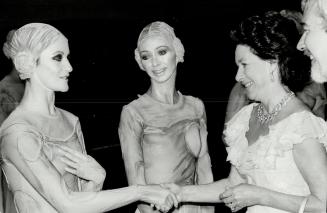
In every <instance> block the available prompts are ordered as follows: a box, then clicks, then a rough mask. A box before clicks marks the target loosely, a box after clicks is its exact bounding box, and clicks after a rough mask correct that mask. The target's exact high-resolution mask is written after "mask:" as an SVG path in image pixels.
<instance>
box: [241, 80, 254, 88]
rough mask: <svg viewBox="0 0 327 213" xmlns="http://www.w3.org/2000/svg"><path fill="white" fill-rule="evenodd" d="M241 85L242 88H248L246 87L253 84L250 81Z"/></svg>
mask: <svg viewBox="0 0 327 213" xmlns="http://www.w3.org/2000/svg"><path fill="white" fill-rule="evenodd" d="M242 84H243V86H244V87H245V88H248V87H250V86H252V85H253V84H254V83H253V81H250V82H248V83H242Z"/></svg>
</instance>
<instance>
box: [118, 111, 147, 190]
mask: <svg viewBox="0 0 327 213" xmlns="http://www.w3.org/2000/svg"><path fill="white" fill-rule="evenodd" d="M118 133H119V139H120V145H121V150H122V155H123V159H124V164H125V170H126V175H127V179H128V183H129V185H133V184H145V178H144V160H143V152H142V146H141V135H142V123H141V121H140V119H139V117H138V115H137V114H136V112H135V111H134V110H132V109H131V108H130V107H128V106H124V107H123V110H122V113H121V118H120V123H119V129H118Z"/></svg>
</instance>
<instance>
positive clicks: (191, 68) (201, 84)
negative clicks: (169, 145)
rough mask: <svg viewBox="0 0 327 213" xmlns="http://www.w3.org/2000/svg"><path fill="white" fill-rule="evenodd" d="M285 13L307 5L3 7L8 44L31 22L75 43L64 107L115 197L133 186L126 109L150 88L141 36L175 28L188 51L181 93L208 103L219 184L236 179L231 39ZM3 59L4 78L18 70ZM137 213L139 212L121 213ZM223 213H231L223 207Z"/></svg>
mask: <svg viewBox="0 0 327 213" xmlns="http://www.w3.org/2000/svg"><path fill="white" fill-rule="evenodd" d="M281 9H292V10H300V0H274V1H264V0H261V1H259V0H256V1H254V0H247V1H246V0H229V1H218V0H216V1H214V0H196V1H186V0H185V1H177V0H175V1H172V0H166V1H160V0H157V1H155V0H152V1H150V0H135V1H126V0H118V1H117V0H116V1H110V0H89V1H87V0H21V1H19V0H0V43H1V46H2V43H3V42H4V41H5V37H6V34H7V32H8V31H9V30H11V29H13V28H19V27H20V26H22V25H24V24H26V23H29V22H44V23H48V24H51V25H53V26H55V27H56V28H58V29H59V30H60V31H61V32H62V33H63V34H64V35H65V36H66V37H67V38H68V39H69V44H70V51H71V64H72V66H73V68H74V70H73V72H72V73H71V77H70V79H69V84H70V90H69V91H68V92H67V93H58V94H57V97H56V99H57V100H56V104H57V106H59V107H61V108H64V109H66V110H68V111H70V112H72V113H74V114H75V115H77V116H78V117H79V118H80V120H81V123H82V129H83V132H84V137H85V141H86V147H87V150H88V153H89V154H90V155H92V156H93V157H94V158H96V159H97V160H98V161H99V163H100V164H101V165H102V166H103V167H104V168H105V169H106V171H107V178H106V182H105V185H104V189H111V188H117V187H123V186H126V185H127V182H126V177H125V170H124V166H123V160H122V158H121V151H120V146H119V139H118V134H117V127H118V124H119V118H120V112H121V109H122V106H123V105H125V104H127V103H129V102H130V101H132V100H133V99H135V98H137V94H143V93H144V92H145V91H146V90H147V89H148V87H149V79H148V77H147V75H146V73H145V72H143V71H140V70H139V68H138V65H137V63H136V62H135V60H134V49H135V48H136V42H137V38H138V35H139V33H140V31H141V30H142V29H143V27H144V26H145V25H147V24H148V23H150V22H152V21H157V20H159V21H164V22H166V23H168V24H169V25H171V26H172V27H174V28H175V33H176V35H177V36H178V37H179V38H180V39H181V41H182V43H183V44H184V47H185V58H184V59H185V62H184V63H183V64H179V66H178V75H177V89H178V90H180V91H181V92H182V93H183V94H185V95H192V96H196V97H199V98H201V99H202V100H203V101H204V104H205V107H206V111H207V117H208V132H209V135H208V144H209V151H210V155H211V159H212V166H213V167H212V168H213V172H214V178H215V180H219V179H220V178H224V177H226V176H227V175H228V172H229V165H228V163H227V162H226V151H225V147H224V144H223V143H222V141H221V133H222V127H223V123H224V116H225V108H226V104H227V100H228V95H229V91H230V89H231V87H232V86H233V84H234V82H235V80H234V75H235V73H236V66H235V65H234V46H233V44H232V42H231V41H230V39H229V31H230V30H231V29H232V28H233V26H235V24H237V23H238V22H239V21H240V20H241V19H243V18H245V17H246V16H248V15H252V14H255V13H259V12H262V11H267V10H278V11H279V10H281ZM0 55H1V56H0V77H2V76H4V75H6V74H7V73H8V72H9V71H10V69H11V68H10V66H11V63H10V61H9V60H7V59H6V58H5V57H4V56H3V54H0ZM217 196H218V195H217ZM134 210H135V204H132V205H129V206H127V207H123V208H120V209H118V210H115V211H113V212H134ZM216 212H230V210H229V209H227V208H225V207H224V205H222V204H217V205H216Z"/></svg>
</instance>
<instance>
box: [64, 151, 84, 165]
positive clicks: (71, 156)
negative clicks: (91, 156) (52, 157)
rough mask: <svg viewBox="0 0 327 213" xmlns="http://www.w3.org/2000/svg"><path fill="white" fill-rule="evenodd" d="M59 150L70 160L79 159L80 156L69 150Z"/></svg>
mask: <svg viewBox="0 0 327 213" xmlns="http://www.w3.org/2000/svg"><path fill="white" fill-rule="evenodd" d="M59 152H60V153H61V154H62V155H63V156H65V157H66V158H68V159H69V160H71V161H74V162H76V163H77V162H79V161H80V158H78V157H76V156H75V155H74V154H72V153H70V152H66V151H65V150H59Z"/></svg>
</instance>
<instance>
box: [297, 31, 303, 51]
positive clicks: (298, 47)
mask: <svg viewBox="0 0 327 213" xmlns="http://www.w3.org/2000/svg"><path fill="white" fill-rule="evenodd" d="M304 39H305V33H304V34H303V35H302V36H301V38H300V40H299V42H298V43H297V46H296V48H297V49H298V50H300V51H304V49H305V44H304Z"/></svg>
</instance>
